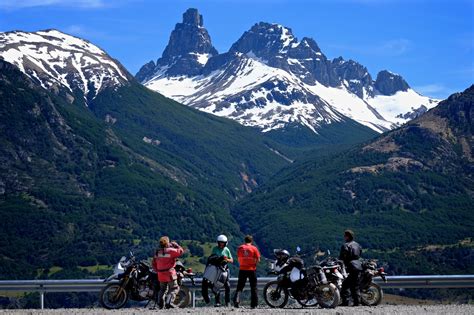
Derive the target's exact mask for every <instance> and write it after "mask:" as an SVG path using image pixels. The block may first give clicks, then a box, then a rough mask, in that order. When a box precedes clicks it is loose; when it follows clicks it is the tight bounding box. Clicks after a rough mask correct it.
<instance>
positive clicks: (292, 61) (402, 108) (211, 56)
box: [136, 9, 438, 133]
mask: <svg viewBox="0 0 474 315" xmlns="http://www.w3.org/2000/svg"><path fill="white" fill-rule="evenodd" d="M136 78H137V79H138V80H139V81H140V82H142V83H143V84H144V85H145V86H147V87H148V88H150V89H152V90H155V91H158V92H160V93H162V94H164V95H166V96H168V97H170V98H173V99H175V100H177V101H179V102H181V103H184V104H187V105H189V106H192V107H195V108H199V109H200V110H203V111H206V112H209V113H213V114H215V115H218V116H224V117H228V118H232V119H235V120H237V121H239V122H240V123H241V124H243V125H247V126H255V127H258V128H261V129H262V130H263V131H269V130H274V129H280V128H284V127H285V126H288V125H289V124H292V125H294V124H295V123H297V124H300V125H303V126H306V127H308V128H309V129H311V130H312V131H314V132H316V133H317V129H318V128H320V127H322V126H323V125H325V124H330V123H332V122H341V121H345V120H347V119H348V118H350V119H353V120H355V121H357V122H359V123H361V124H363V125H365V126H368V127H370V128H372V129H373V130H376V131H377V132H383V131H386V130H389V129H392V128H394V127H396V126H398V125H400V124H402V123H404V122H406V121H408V120H410V119H412V118H414V117H416V116H417V115H420V114H421V113H423V112H425V111H426V110H428V109H429V108H432V107H434V106H435V105H436V104H437V103H438V100H434V99H430V98H429V97H425V96H422V95H419V94H418V93H416V92H415V91H414V90H413V89H411V88H410V86H409V85H408V84H407V83H406V82H405V80H403V78H402V77H401V76H399V75H396V74H393V73H391V72H389V71H381V72H380V73H379V74H378V75H377V79H376V80H373V79H372V77H371V75H370V73H369V72H368V70H367V68H366V67H364V66H363V65H361V64H359V63H357V62H355V61H353V60H344V59H343V58H342V57H339V58H335V59H333V60H329V59H328V58H327V57H326V56H325V55H324V54H323V52H322V51H321V49H320V48H319V46H318V45H317V43H316V42H315V41H314V40H313V39H311V38H307V37H304V38H303V39H302V40H301V41H299V40H298V39H297V38H296V37H295V36H294V35H293V33H292V31H291V29H290V28H287V27H284V26H281V25H278V24H270V23H263V22H260V23H257V24H255V25H254V26H252V28H251V29H250V30H248V31H246V32H245V33H244V34H243V35H242V36H241V38H240V39H239V40H238V41H237V42H235V43H234V44H233V45H232V47H231V48H230V50H229V51H228V52H226V53H222V54H218V53H217V50H216V49H215V48H214V47H213V46H212V44H211V39H210V36H209V34H208V32H207V31H206V29H205V28H204V27H203V19H202V16H201V15H199V13H198V11H197V10H196V9H189V10H187V11H186V12H185V13H184V14H183V22H182V23H178V24H176V28H175V29H174V30H173V32H172V34H171V37H170V41H169V43H168V46H167V47H166V49H165V51H164V53H163V56H162V58H160V59H158V61H157V62H156V63H155V62H153V61H150V62H149V63H147V64H146V65H145V66H143V67H142V68H141V69H140V71H139V72H138V73H137V75H136Z"/></svg>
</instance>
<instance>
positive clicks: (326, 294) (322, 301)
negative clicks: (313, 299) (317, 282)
mask: <svg viewBox="0 0 474 315" xmlns="http://www.w3.org/2000/svg"><path fill="white" fill-rule="evenodd" d="M317 299H318V303H319V306H321V307H322V308H334V307H336V306H338V305H339V302H340V300H341V296H340V294H339V290H338V289H337V288H336V286H335V285H334V284H332V283H329V284H324V285H321V286H319V292H318V294H317Z"/></svg>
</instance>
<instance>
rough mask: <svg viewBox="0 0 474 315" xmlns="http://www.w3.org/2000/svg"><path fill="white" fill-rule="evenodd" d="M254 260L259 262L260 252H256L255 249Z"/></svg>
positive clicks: (256, 249)
mask: <svg viewBox="0 0 474 315" xmlns="http://www.w3.org/2000/svg"><path fill="white" fill-rule="evenodd" d="M255 259H256V260H257V261H260V251H259V250H258V248H257V247H255Z"/></svg>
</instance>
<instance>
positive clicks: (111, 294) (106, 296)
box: [99, 283, 128, 310]
mask: <svg viewBox="0 0 474 315" xmlns="http://www.w3.org/2000/svg"><path fill="white" fill-rule="evenodd" d="M99 301H100V305H102V306H103V307H104V308H106V309H108V310H116V309H119V308H122V307H123V306H124V305H125V304H126V303H127V301H128V292H127V290H125V289H123V288H122V287H121V286H120V284H118V283H110V284H108V285H106V286H105V287H104V288H103V289H102V290H101V291H100V299H99Z"/></svg>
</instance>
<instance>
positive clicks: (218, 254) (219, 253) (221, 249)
mask: <svg viewBox="0 0 474 315" xmlns="http://www.w3.org/2000/svg"><path fill="white" fill-rule="evenodd" d="M211 257H215V258H216V259H215V262H214V263H215V264H216V265H217V268H222V269H221V270H222V271H223V272H225V274H226V275H227V276H226V279H225V281H224V300H225V306H229V304H230V284H229V277H230V276H229V268H228V266H227V264H228V263H233V262H234V259H233V258H232V254H231V252H230V250H229V248H228V247H227V236H225V235H223V234H222V235H219V236H218V237H217V246H214V247H213V248H212V252H211ZM209 287H211V288H212V292H213V293H214V294H215V299H216V303H215V306H216V307H219V306H221V292H220V290H219V288H217V287H216V286H214V287H213V284H211V283H209V282H208V281H203V287H202V293H203V298H204V301H205V302H206V303H209V302H210V300H209V295H208V289H209Z"/></svg>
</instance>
